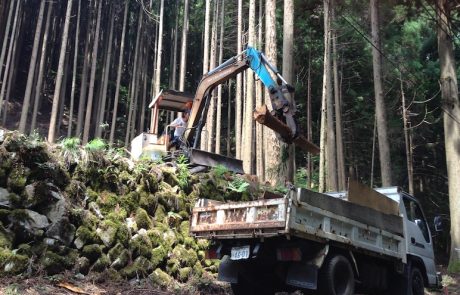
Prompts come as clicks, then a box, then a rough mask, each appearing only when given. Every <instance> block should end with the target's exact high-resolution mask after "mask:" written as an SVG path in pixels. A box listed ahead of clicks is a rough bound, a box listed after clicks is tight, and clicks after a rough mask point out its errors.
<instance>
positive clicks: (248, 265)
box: [190, 183, 441, 295]
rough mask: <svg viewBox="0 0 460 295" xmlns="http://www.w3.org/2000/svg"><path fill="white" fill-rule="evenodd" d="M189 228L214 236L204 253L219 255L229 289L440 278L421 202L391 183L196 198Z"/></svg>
mask: <svg viewBox="0 0 460 295" xmlns="http://www.w3.org/2000/svg"><path fill="white" fill-rule="evenodd" d="M190 232H191V234H192V235H193V236H195V237H197V238H205V239H209V240H212V241H213V243H212V244H213V246H212V247H211V249H210V250H209V251H208V252H207V256H208V258H214V259H220V260H221V263H220V266H219V272H218V279H219V280H221V281H225V282H229V283H231V285H232V289H233V292H234V294H235V295H239V294H273V293H275V292H278V291H289V290H291V289H293V290H296V289H302V290H304V291H305V292H307V293H309V292H312V293H315V292H316V293H319V294H331V295H339V294H340V295H348V294H355V292H359V294H409V295H423V294H424V288H425V287H433V288H435V287H439V286H440V283H441V278H440V275H439V273H437V272H436V268H435V262H434V254H433V241H432V237H431V233H430V229H429V227H428V224H427V222H426V219H425V216H424V213H423V211H422V208H421V206H420V203H419V202H418V201H417V200H416V199H415V198H414V197H412V196H410V195H408V194H406V193H405V192H403V191H401V190H400V189H399V188H397V187H388V188H381V189H376V190H371V189H368V188H366V187H364V186H363V185H361V184H358V183H350V185H349V190H348V192H340V193H327V194H321V193H317V192H313V191H311V190H307V189H293V190H291V191H290V192H289V193H288V194H287V195H286V196H284V197H283V196H280V197H276V196H273V195H272V194H267V195H266V197H264V198H262V199H260V200H255V201H249V202H229V203H223V202H217V201H213V200H207V199H200V200H198V201H197V203H196V205H195V207H194V209H193V214H192V220H191V228H190Z"/></svg>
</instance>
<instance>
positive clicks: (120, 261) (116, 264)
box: [110, 249, 129, 270]
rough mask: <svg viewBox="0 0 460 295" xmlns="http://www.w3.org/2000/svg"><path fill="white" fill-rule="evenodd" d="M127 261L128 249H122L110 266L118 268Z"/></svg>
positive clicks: (123, 265)
mask: <svg viewBox="0 0 460 295" xmlns="http://www.w3.org/2000/svg"><path fill="white" fill-rule="evenodd" d="M128 262H129V251H128V250H126V249H123V250H122V251H121V252H120V254H119V255H118V256H117V257H116V258H115V259H114V260H113V262H112V264H111V265H110V267H112V268H114V269H116V270H119V269H122V268H123V267H125V266H126V265H127V264H128Z"/></svg>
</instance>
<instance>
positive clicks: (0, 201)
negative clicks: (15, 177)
mask: <svg viewBox="0 0 460 295" xmlns="http://www.w3.org/2000/svg"><path fill="white" fill-rule="evenodd" d="M12 205H13V204H12V203H11V201H10V192H9V191H8V190H7V189H5V188H2V187H0V208H1V207H4V208H11V207H12Z"/></svg>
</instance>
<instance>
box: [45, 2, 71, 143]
mask: <svg viewBox="0 0 460 295" xmlns="http://www.w3.org/2000/svg"><path fill="white" fill-rule="evenodd" d="M71 13H72V0H69V1H68V2H67V10H66V14H65V22H64V32H63V34H62V43H61V51H60V54H59V65H58V71H57V74H56V86H55V88H54V96H53V106H52V109H51V119H50V126H49V130H48V142H50V143H53V142H54V140H55V137H56V120H57V116H58V107H59V99H60V97H59V96H60V94H61V87H62V80H63V79H62V78H63V76H64V63H65V56H66V52H67V39H68V36H69V25H70V15H71ZM63 99H64V98H63Z"/></svg>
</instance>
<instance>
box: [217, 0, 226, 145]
mask: <svg viewBox="0 0 460 295" xmlns="http://www.w3.org/2000/svg"><path fill="white" fill-rule="evenodd" d="M220 5H221V8H220V37H219V42H220V43H219V65H220V64H222V61H223V59H224V17H225V15H224V12H225V0H222V2H221V4H220ZM221 129H222V84H220V85H219V86H218V87H217V114H216V154H220V144H221V132H222V130H221Z"/></svg>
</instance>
